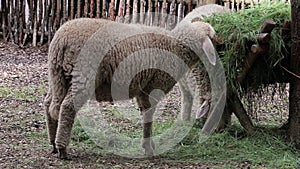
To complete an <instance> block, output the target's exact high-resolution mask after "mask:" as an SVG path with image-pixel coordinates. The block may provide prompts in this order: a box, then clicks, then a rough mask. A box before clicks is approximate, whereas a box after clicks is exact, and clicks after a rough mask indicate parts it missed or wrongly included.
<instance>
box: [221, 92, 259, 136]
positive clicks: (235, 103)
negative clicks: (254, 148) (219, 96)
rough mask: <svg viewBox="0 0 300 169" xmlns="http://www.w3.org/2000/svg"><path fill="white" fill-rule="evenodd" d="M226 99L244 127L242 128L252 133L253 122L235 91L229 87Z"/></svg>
mask: <svg viewBox="0 0 300 169" xmlns="http://www.w3.org/2000/svg"><path fill="white" fill-rule="evenodd" d="M227 100H228V103H229V104H230V108H231V109H232V111H233V112H234V114H235V115H236V117H237V118H238V119H239V122H240V123H241V125H242V126H243V127H244V129H245V130H246V131H247V132H248V133H250V134H252V133H254V126H253V123H252V121H251V119H250V118H249V116H248V115H247V111H246V110H245V108H244V106H243V103H242V102H241V100H240V99H239V97H238V96H237V93H235V92H234V91H233V90H232V89H231V88H230V87H229V89H228V92H227Z"/></svg>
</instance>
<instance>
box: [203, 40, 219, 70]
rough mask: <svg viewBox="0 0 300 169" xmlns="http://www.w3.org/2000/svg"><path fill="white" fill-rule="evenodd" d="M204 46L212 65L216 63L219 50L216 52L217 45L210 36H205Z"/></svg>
mask: <svg viewBox="0 0 300 169" xmlns="http://www.w3.org/2000/svg"><path fill="white" fill-rule="evenodd" d="M202 48H203V51H204V53H205V54H206V56H207V58H208V60H209V62H210V63H211V64H212V65H216V61H217V52H216V50H215V47H214V45H213V43H212V42H211V40H210V38H209V37H206V38H205V40H204V42H203V46H202Z"/></svg>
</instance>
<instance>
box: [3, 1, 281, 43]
mask: <svg viewBox="0 0 300 169" xmlns="http://www.w3.org/2000/svg"><path fill="white" fill-rule="evenodd" d="M262 1H271V0H1V3H0V22H1V27H0V39H4V40H5V41H11V42H13V43H16V44H18V45H20V46H24V45H25V44H32V46H36V45H42V44H45V43H48V44H49V43H50V41H51V39H52V37H53V35H54V33H55V31H56V30H57V29H58V28H59V27H60V26H61V25H62V24H63V23H65V22H66V21H68V20H71V19H74V18H80V17H89V18H106V19H110V20H115V21H118V22H126V23H128V22H134V23H141V24H146V25H155V26H161V27H166V28H168V29H171V28H172V27H174V26H175V25H176V23H177V22H179V21H180V19H181V18H182V17H184V16H185V15H186V14H187V13H189V12H190V11H191V10H192V9H193V8H195V7H197V6H200V5H204V4H208V3H218V4H221V5H224V6H226V7H228V8H230V9H232V10H240V9H244V8H245V6H246V5H250V6H253V4H255V3H260V2H262ZM273 1H275V0H273ZM277 1H286V0H277ZM157 14H159V15H157ZM167 14H168V16H167ZM164 16H167V17H164Z"/></svg>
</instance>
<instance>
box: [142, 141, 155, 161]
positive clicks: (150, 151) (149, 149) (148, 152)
mask: <svg viewBox="0 0 300 169" xmlns="http://www.w3.org/2000/svg"><path fill="white" fill-rule="evenodd" d="M142 147H143V148H144V149H145V156H146V157H151V156H153V155H154V149H155V143H154V141H153V140H152V139H143V142H142Z"/></svg>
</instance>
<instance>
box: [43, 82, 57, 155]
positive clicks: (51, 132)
mask: <svg viewBox="0 0 300 169" xmlns="http://www.w3.org/2000/svg"><path fill="white" fill-rule="evenodd" d="M51 101H52V93H51V87H49V89H48V93H47V95H46V97H45V100H44V107H45V112H46V122H47V130H48V138H49V141H50V144H51V145H52V146H53V150H52V153H53V154H56V153H57V152H58V151H57V149H56V146H55V135H56V131H57V120H56V119H54V118H52V117H51V115H50V114H51V113H50V112H49V107H50V104H51Z"/></svg>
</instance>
